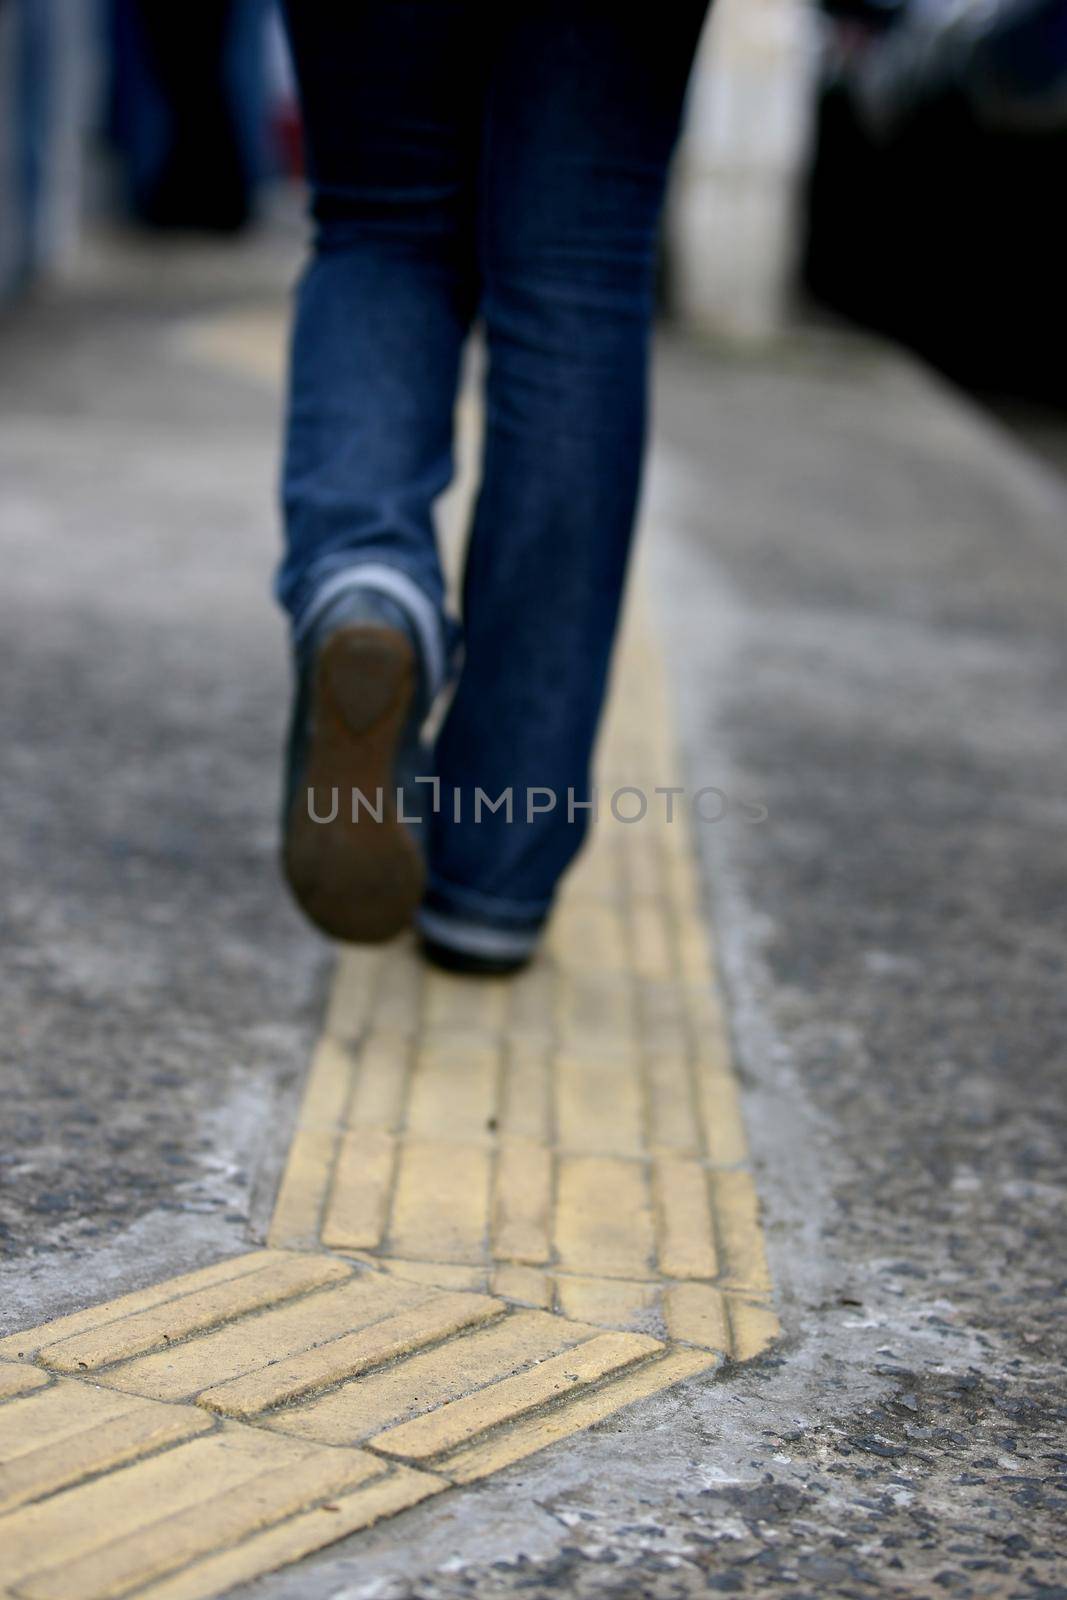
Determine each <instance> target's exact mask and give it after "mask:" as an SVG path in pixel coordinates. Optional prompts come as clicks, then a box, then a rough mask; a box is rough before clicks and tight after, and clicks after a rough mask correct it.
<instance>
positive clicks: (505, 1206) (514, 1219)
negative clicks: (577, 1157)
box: [492, 1139, 552, 1266]
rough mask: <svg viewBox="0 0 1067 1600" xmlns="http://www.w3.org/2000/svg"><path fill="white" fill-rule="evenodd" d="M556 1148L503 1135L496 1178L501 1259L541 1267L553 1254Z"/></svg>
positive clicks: (495, 1226)
mask: <svg viewBox="0 0 1067 1600" xmlns="http://www.w3.org/2000/svg"><path fill="white" fill-rule="evenodd" d="M551 1209H552V1152H551V1150H549V1148H548V1146H547V1145H544V1144H542V1143H540V1142H539V1141H538V1140H535V1139H502V1140H501V1142H500V1147H499V1150H498V1152H497V1159H496V1171H495V1173H494V1178H493V1211H492V1250H493V1256H494V1257H495V1258H496V1259H497V1260H502V1261H514V1262H522V1263H525V1264H526V1265H528V1266H536V1265H539V1264H541V1263H543V1262H545V1261H547V1260H548V1259H549V1256H550V1254H551V1238H550V1232H551V1225H552V1218H551Z"/></svg>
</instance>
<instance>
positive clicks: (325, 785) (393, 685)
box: [282, 623, 425, 944]
mask: <svg viewBox="0 0 1067 1600" xmlns="http://www.w3.org/2000/svg"><path fill="white" fill-rule="evenodd" d="M416 671H417V666H416V661H415V651H414V649H413V648H412V645H411V643H410V641H409V640H408V639H406V638H405V636H404V635H403V634H402V633H401V632H400V631H399V630H398V629H395V628H387V627H376V626H373V625H372V624H369V623H368V624H358V625H352V626H349V627H345V628H338V630H337V632H336V633H333V634H331V635H330V637H329V638H328V639H327V641H326V643H325V644H324V645H323V647H322V650H321V651H320V652H319V657H318V660H317V661H316V664H315V682H314V689H313V695H312V705H311V720H310V730H309V748H308V760H307V768H306V772H305V776H304V781H303V783H302V784H301V786H300V788H299V790H298V792H297V794H296V796H295V798H294V800H293V803H292V808H291V810H290V812H289V816H288V818H287V822H286V829H285V842H284V847H283V853H282V858H283V864H284V868H285V876H286V878H287V879H288V881H289V887H290V888H291V890H292V892H293V895H294V897H295V899H296V902H297V904H298V905H299V906H300V908H301V910H302V911H303V912H304V914H305V915H306V916H307V917H309V918H310V919H311V921H312V922H314V923H315V925H316V926H317V927H319V928H321V929H322V931H323V933H326V934H329V935H330V937H331V938H333V939H341V940H344V941H346V942H348V943H354V944H377V943H379V942H380V941H381V940H383V939H391V938H392V937H393V935H394V934H395V933H399V932H400V930H401V929H402V928H403V927H405V926H406V925H407V924H408V923H409V922H410V920H411V917H412V915H413V914H414V911H415V908H416V907H417V905H418V903H419V901H420V900H421V898H422V891H423V883H424V877H425V873H424V868H423V862H422V857H421V855H420V853H419V849H418V846H417V845H416V844H415V841H414V840H413V839H412V837H411V835H410V834H409V832H408V830H407V828H406V827H405V826H404V824H403V823H402V822H398V821H397V816H396V780H395V777H394V762H395V758H396V751H397V746H398V744H399V742H400V738H401V734H402V732H403V729H404V724H405V722H406V720H407V716H408V713H409V711H410V709H411V702H412V699H413V696H414V694H415V685H416ZM309 789H310V790H311V791H312V792H313V802H314V812H315V816H316V817H324V818H332V820H330V821H323V822H316V821H315V820H314V819H313V817H312V816H311V815H310V812H309V804H308V790H309ZM356 790H358V791H360V792H361V793H362V794H363V795H364V796H365V797H366V801H367V803H368V804H369V805H370V806H371V807H373V808H374V810H375V811H377V810H378V809H379V791H380V795H381V806H380V810H381V821H376V820H375V817H374V816H373V815H372V814H371V811H369V810H368V809H367V805H359V806H358V809H357V817H356V820H355V821H353V816H352V811H353V801H352V796H353V792H354V791H356ZM335 801H336V813H337V814H336V816H333V811H334V809H335Z"/></svg>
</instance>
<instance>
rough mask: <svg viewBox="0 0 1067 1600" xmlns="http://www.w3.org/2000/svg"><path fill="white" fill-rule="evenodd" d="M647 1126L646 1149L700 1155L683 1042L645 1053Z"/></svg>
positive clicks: (690, 1076) (697, 1129)
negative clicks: (672, 1046)
mask: <svg viewBox="0 0 1067 1600" xmlns="http://www.w3.org/2000/svg"><path fill="white" fill-rule="evenodd" d="M644 1080H645V1093H646V1095H647V1107H646V1113H645V1114H646V1126H647V1130H648V1143H649V1148H650V1149H652V1150H661V1149H668V1150H674V1151H677V1152H678V1153H679V1154H685V1155H699V1154H700V1147H701V1139H700V1133H699V1124H698V1122H697V1119H696V1116H695V1114H694V1106H693V1076H692V1072H691V1070H690V1066H689V1062H688V1060H687V1052H686V1049H685V1045H684V1043H676V1045H675V1047H674V1048H673V1049H671V1048H668V1049H654V1050H650V1051H648V1052H646V1055H645V1062H644Z"/></svg>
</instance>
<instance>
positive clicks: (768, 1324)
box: [726, 1294, 782, 1361]
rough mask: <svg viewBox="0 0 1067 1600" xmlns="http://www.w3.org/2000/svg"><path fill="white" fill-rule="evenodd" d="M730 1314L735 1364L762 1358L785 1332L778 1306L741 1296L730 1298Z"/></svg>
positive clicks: (731, 1346)
mask: <svg viewBox="0 0 1067 1600" xmlns="http://www.w3.org/2000/svg"><path fill="white" fill-rule="evenodd" d="M726 1301H727V1305H728V1306H729V1311H730V1353H731V1354H732V1356H733V1358H734V1360H735V1361H750V1360H751V1359H752V1357H753V1356H758V1355H762V1353H763V1351H764V1350H766V1348H767V1346H768V1345H770V1344H773V1343H774V1341H775V1339H777V1337H778V1335H779V1334H780V1333H781V1331H782V1330H781V1327H780V1326H779V1322H778V1318H777V1316H776V1315H775V1312H774V1307H773V1306H769V1305H766V1304H764V1303H761V1302H760V1301H757V1300H746V1299H745V1298H744V1297H743V1296H741V1295H736V1294H731V1295H727V1296H726Z"/></svg>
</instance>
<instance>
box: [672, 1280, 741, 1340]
mask: <svg viewBox="0 0 1067 1600" xmlns="http://www.w3.org/2000/svg"><path fill="white" fill-rule="evenodd" d="M663 1310H664V1316H665V1318H666V1322H667V1332H668V1333H669V1334H670V1336H671V1338H672V1339H678V1340H680V1341H681V1342H682V1343H683V1344H697V1345H702V1346H703V1347H704V1348H705V1349H708V1350H721V1351H722V1352H723V1353H724V1354H726V1355H730V1354H732V1350H733V1334H732V1330H731V1326H730V1315H729V1311H728V1308H727V1304H726V1296H725V1295H724V1294H723V1292H722V1290H721V1289H715V1288H713V1287H712V1286H711V1285H710V1284H707V1283H672V1284H668V1285H667V1287H666V1289H664V1291H663Z"/></svg>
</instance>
